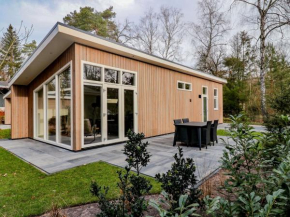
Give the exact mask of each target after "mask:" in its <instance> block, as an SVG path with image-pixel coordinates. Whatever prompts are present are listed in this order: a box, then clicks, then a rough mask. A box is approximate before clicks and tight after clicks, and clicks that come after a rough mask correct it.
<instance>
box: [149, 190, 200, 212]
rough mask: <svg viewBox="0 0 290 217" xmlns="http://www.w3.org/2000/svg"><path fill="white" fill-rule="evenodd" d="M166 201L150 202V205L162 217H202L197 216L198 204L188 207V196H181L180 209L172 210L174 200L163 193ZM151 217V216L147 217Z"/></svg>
mask: <svg viewBox="0 0 290 217" xmlns="http://www.w3.org/2000/svg"><path fill="white" fill-rule="evenodd" d="M161 194H162V195H163V197H164V199H161V200H159V202H156V201H154V200H150V202H149V204H150V206H152V207H153V208H154V209H156V210H157V211H158V213H159V215H160V217H189V216H200V215H198V214H196V213H195V212H196V207H198V204H197V203H194V204H191V205H187V204H188V202H187V200H188V195H187V194H185V195H181V196H180V197H179V200H178V207H177V208H175V209H173V210H172V209H171V207H172V200H171V197H170V196H169V195H168V194H167V193H166V192H165V191H163V192H162V193H161ZM147 217H149V216H147Z"/></svg>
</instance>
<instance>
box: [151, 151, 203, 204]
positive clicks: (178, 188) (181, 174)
mask: <svg viewBox="0 0 290 217" xmlns="http://www.w3.org/2000/svg"><path fill="white" fill-rule="evenodd" d="M174 159H175V162H174V163H173V164H172V166H171V169H170V170H168V171H167V172H166V173H165V174H157V175H156V179H157V180H158V181H159V182H161V184H162V185H161V187H162V188H163V190H164V191H165V192H166V193H167V194H168V195H169V197H170V201H172V204H171V205H172V206H171V207H170V209H172V210H174V209H176V208H177V207H178V203H177V201H178V200H179V198H180V196H181V195H187V196H188V198H187V200H186V202H187V205H188V204H192V203H198V202H199V196H200V195H201V192H200V190H198V188H196V183H197V180H196V176H195V170H196V167H195V163H194V161H193V159H192V158H184V157H183V151H182V148H180V147H178V153H177V154H175V155H174Z"/></svg>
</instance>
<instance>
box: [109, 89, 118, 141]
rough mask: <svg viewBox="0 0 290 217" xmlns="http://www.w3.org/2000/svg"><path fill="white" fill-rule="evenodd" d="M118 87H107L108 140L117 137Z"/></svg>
mask: <svg viewBox="0 0 290 217" xmlns="http://www.w3.org/2000/svg"><path fill="white" fill-rule="evenodd" d="M119 108H120V99H119V88H107V134H108V140H113V139H119V138H120V135H119V116H120V112H119Z"/></svg>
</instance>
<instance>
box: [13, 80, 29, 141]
mask: <svg viewBox="0 0 290 217" xmlns="http://www.w3.org/2000/svg"><path fill="white" fill-rule="evenodd" d="M11 113H12V117H11V139H21V138H27V137H28V88H27V86H19V85H12V87H11Z"/></svg>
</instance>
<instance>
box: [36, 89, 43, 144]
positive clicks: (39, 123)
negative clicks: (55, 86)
mask: <svg viewBox="0 0 290 217" xmlns="http://www.w3.org/2000/svg"><path fill="white" fill-rule="evenodd" d="M36 109H37V111H36V136H37V137H38V138H42V139H43V138H44V108H43V89H42V88H41V90H39V91H38V92H37V108H36Z"/></svg>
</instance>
